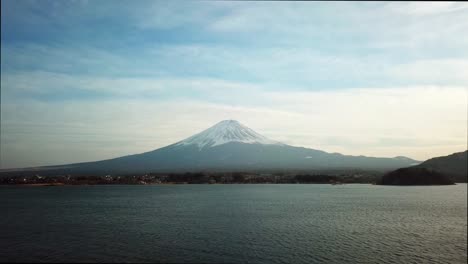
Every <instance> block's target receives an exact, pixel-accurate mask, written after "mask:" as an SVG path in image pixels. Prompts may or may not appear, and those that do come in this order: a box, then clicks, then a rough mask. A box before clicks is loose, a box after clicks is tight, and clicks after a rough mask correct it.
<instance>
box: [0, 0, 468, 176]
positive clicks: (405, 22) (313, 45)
mask: <svg viewBox="0 0 468 264" xmlns="http://www.w3.org/2000/svg"><path fill="white" fill-rule="evenodd" d="M1 6H2V8H1V128H0V129H1V131H0V132H1V134H0V143H1V148H0V149H1V150H0V154H1V155H0V168H17V167H32V166H43V165H57V164H67V163H75V162H82V161H94V160H102V159H108V158H114V157H118V156H123V155H129V154H136V153H142V152H146V151H150V150H153V149H157V148H160V147H164V146H167V145H170V144H172V143H175V142H177V141H180V140H183V139H185V138H187V137H189V136H192V135H194V134H196V133H198V132H201V131H202V130H204V129H207V128H208V127H210V126H212V125H214V124H215V123H217V122H219V121H221V120H225V119H234V120H237V121H239V122H241V123H242V124H244V125H246V126H247V127H249V128H251V129H253V130H255V131H256V132H258V133H260V134H261V135H264V136H266V137H268V138H270V139H273V140H277V141H280V142H283V143H285V144H289V145H293V146H301V147H307V148H313V149H319V150H323V151H327V152H339V153H342V154H348V155H365V156H375V157H395V156H407V157H410V158H413V159H416V160H421V161H422V160H426V159H429V158H432V157H437V156H445V155H449V154H451V153H454V152H460V151H465V150H466V149H467V144H468V141H467V135H468V133H467V122H468V113H467V106H468V74H466V69H467V68H468V50H467V49H466V47H467V46H468V35H467V34H466V32H468V20H466V19H465V18H466V16H467V15H468V4H467V3H462V2H460V3H458V2H457V3H444V2H423V3H416V2H410V3H404V2H383V3H380V2H353V3H348V2H339V3H333V2H245V3H244V2H217V1H216V2H197V1H190V2H188V1H187V2H158V1H137V2H125V1H2V2H1ZM337 14H339V15H337ZM463 69H465V70H463Z"/></svg>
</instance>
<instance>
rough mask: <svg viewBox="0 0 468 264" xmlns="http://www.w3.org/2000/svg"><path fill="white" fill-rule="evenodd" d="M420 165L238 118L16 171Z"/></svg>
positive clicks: (239, 169) (185, 169)
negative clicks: (328, 146) (157, 141)
mask: <svg viewBox="0 0 468 264" xmlns="http://www.w3.org/2000/svg"><path fill="white" fill-rule="evenodd" d="M419 163H420V162H419V161H417V160H413V159H410V158H407V157H402V156H398V157H395V158H376V157H365V156H350V155H342V154H339V153H327V152H325V151H321V150H315V149H309V148H303V147H295V146H290V145H287V144H284V143H281V142H278V141H275V140H271V139H268V138H266V137H265V136H262V135H260V134H258V133H257V132H255V131H253V130H252V129H250V128H248V127H246V126H244V125H242V124H240V123H239V122H237V121H235V120H224V121H221V122H219V123H217V124H215V125H214V126H212V127H210V128H208V129H206V130H204V131H202V132H200V133H198V134H195V135H193V136H191V137H189V138H187V139H185V140H182V141H179V142H177V143H174V144H172V145H169V146H166V147H163V148H160V149H156V150H153V151H149V152H145V153H141V154H136V155H129V156H123V157H118V158H114V159H108V160H102V161H95V162H84V163H75V164H68V165H60V166H48V167H38V168H26V169H19V170H15V171H22V172H23V173H24V172H27V171H30V172H37V171H40V172H41V174H51V173H53V174H59V173H60V174H75V175H76V174H130V173H150V172H186V171H210V170H211V171H241V170H276V169H281V170H284V169H294V170H308V169H313V170H320V169H372V170H382V171H387V170H393V169H397V168H401V167H408V166H411V165H416V164H419ZM9 172H10V173H11V172H13V171H12V170H9ZM10 173H9V174H10Z"/></svg>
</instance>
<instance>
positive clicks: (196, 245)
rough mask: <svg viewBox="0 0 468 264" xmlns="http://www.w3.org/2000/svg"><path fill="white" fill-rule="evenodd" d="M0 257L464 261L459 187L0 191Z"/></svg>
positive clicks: (463, 200) (463, 198)
mask: <svg viewBox="0 0 468 264" xmlns="http://www.w3.org/2000/svg"><path fill="white" fill-rule="evenodd" d="M0 201H1V205H0V210H1V217H0V261H2V262H7V261H17V262H19V261H21V262H28V261H29V262H30V261H35V262H38V261H44V262H62V261H65V262H177V263H181V262H183V263H194V262H195V263H200V262H212V263H239V262H248V263H291V262H292V263H320V262H326V263H356V262H360V263H403V262H404V263H466V262H467V261H466V257H467V185H466V184H458V185H455V186H432V187H390V186H374V185H365V184H350V185H335V186H333V185H313V184H310V185H301V184H290V185H288V184H284V185H281V184H278V185H273V184H271V185H269V184H265V185H152V186H124V185H114V186H102V185H101V186H60V187H5V186H4V187H0Z"/></svg>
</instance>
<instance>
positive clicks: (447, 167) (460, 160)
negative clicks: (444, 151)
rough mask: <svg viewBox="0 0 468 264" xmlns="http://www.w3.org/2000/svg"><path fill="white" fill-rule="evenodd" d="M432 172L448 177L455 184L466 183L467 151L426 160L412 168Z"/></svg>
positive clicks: (467, 173)
mask: <svg viewBox="0 0 468 264" xmlns="http://www.w3.org/2000/svg"><path fill="white" fill-rule="evenodd" d="M414 167H416V168H425V169H429V170H434V171H437V172H440V173H443V174H445V175H447V176H449V177H450V178H451V179H452V180H453V181H455V182H467V180H468V150H467V151H464V152H457V153H453V154H451V155H448V156H443V157H436V158H432V159H428V160H426V161H424V162H423V163H421V164H418V165H416V166H414Z"/></svg>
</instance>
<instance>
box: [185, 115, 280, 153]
mask: <svg viewBox="0 0 468 264" xmlns="http://www.w3.org/2000/svg"><path fill="white" fill-rule="evenodd" d="M229 142H241V143H247V144H264V145H283V144H282V143H280V142H278V141H274V140H271V139H268V138H266V137H264V136H262V135H260V134H258V133H257V132H255V131H253V130H252V129H250V128H248V127H246V126H244V125H242V124H241V123H239V122H237V121H236V120H223V121H221V122H219V123H217V124H216V125H214V126H212V127H210V128H208V129H206V130H204V131H202V132H200V133H198V134H196V135H193V136H191V137H189V138H187V139H185V140H182V141H180V142H178V143H177V144H176V145H197V146H198V148H199V149H202V148H204V147H214V146H218V145H222V144H226V143H229Z"/></svg>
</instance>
